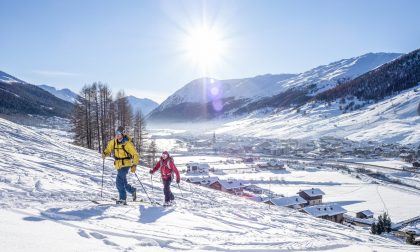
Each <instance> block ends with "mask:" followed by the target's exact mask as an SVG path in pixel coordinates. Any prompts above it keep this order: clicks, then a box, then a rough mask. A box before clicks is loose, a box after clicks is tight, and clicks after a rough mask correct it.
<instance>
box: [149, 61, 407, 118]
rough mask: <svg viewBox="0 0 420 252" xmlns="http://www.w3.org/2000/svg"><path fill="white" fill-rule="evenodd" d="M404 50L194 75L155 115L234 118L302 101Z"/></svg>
mask: <svg viewBox="0 0 420 252" xmlns="http://www.w3.org/2000/svg"><path fill="white" fill-rule="evenodd" d="M399 56H401V54H398V53H368V54H365V55H361V56H358V57H353V58H350V59H342V60H339V61H336V62H332V63H330V64H328V65H323V66H319V67H316V68H314V69H311V70H308V71H306V72H303V73H301V74H281V75H261V76H256V77H254V78H246V79H236V80H216V79H212V78H203V79H198V80H194V81H192V82H190V83H188V84H187V85H185V86H184V87H183V88H181V89H180V90H178V91H177V92H175V93H174V94H173V95H171V96H170V97H168V99H166V100H165V101H164V102H163V103H162V104H161V105H160V106H159V107H158V108H157V109H156V110H154V111H153V112H152V113H151V115H150V120H152V121H182V120H196V121H199V120H209V119H215V118H219V119H220V118H232V117H236V116H241V115H244V114H247V113H250V112H253V111H256V110H261V109H268V110H271V109H275V108H289V107H292V106H297V105H302V104H304V103H306V102H307V101H308V100H310V99H311V98H312V97H313V96H314V95H317V94H319V93H322V92H324V91H326V90H329V89H331V88H334V87H336V86H337V85H339V84H341V83H343V82H345V81H348V80H352V79H354V78H356V77H358V76H360V75H362V74H364V73H366V72H368V71H370V70H373V69H375V68H377V67H379V66H381V65H382V64H385V63H387V62H390V61H392V60H394V59H396V58H398V57H399Z"/></svg>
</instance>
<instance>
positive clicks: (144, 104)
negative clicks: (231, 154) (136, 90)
mask: <svg viewBox="0 0 420 252" xmlns="http://www.w3.org/2000/svg"><path fill="white" fill-rule="evenodd" d="M127 99H128V102H129V103H130V105H131V107H132V108H133V111H137V110H138V109H140V110H141V112H142V113H143V115H147V114H149V113H150V112H151V111H152V110H154V109H155V108H157V107H158V106H159V104H158V103H157V102H155V101H152V100H150V99H148V98H143V99H140V98H137V97H135V96H132V95H130V96H127Z"/></svg>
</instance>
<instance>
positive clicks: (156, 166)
mask: <svg viewBox="0 0 420 252" xmlns="http://www.w3.org/2000/svg"><path fill="white" fill-rule="evenodd" d="M159 168H160V162H157V163H156V165H155V168H153V169H152V170H150V173H151V174H153V173H155V172H156V171H157V170H159Z"/></svg>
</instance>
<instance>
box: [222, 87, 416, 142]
mask: <svg viewBox="0 0 420 252" xmlns="http://www.w3.org/2000/svg"><path fill="white" fill-rule="evenodd" d="M353 102H355V103H356V104H357V103H358V101H357V100H354V101H353ZM419 103H420V85H418V86H417V87H415V88H412V89H409V90H407V91H404V92H402V93H401V94H399V95H396V96H394V97H391V98H388V99H385V100H383V101H381V102H379V103H376V104H372V105H369V106H366V107H364V108H363V109H359V110H354V111H352V112H349V113H344V114H343V113H342V111H341V110H340V106H344V105H343V104H340V103H339V101H334V102H332V103H331V106H328V104H327V103H314V102H312V103H309V104H307V105H305V106H304V107H302V108H300V111H299V112H298V111H297V110H296V109H289V110H285V111H281V113H278V114H273V115H270V116H267V115H258V114H253V115H250V116H247V117H245V118H242V119H240V120H236V121H233V122H230V123H227V124H225V125H224V126H222V127H221V128H219V130H218V131H217V133H228V134H234V135H247V136H256V137H270V138H273V137H277V138H282V139H289V138H296V139H318V138H320V137H322V136H334V137H341V138H349V139H350V140H355V141H377V142H384V143H400V144H416V145H418V144H420V116H419V115H418V114H417V109H418V106H419Z"/></svg>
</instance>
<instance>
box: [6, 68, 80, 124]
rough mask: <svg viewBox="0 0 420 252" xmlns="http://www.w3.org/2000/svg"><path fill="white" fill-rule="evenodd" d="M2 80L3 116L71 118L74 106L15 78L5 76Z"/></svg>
mask: <svg viewBox="0 0 420 252" xmlns="http://www.w3.org/2000/svg"><path fill="white" fill-rule="evenodd" d="M2 76H6V78H7V79H8V81H4V78H3V79H2V80H0V113H1V114H9V115H10V114H19V115H26V114H35V115H44V116H59V117H69V115H70V114H71V112H72V109H73V104H71V103H69V102H66V101H63V100H61V99H59V98H57V97H55V96H54V95H52V94H50V93H49V92H47V91H45V90H43V89H41V88H39V87H37V86H35V85H31V84H28V83H26V82H23V81H21V80H19V79H17V78H15V77H13V76H10V75H5V74H4V73H3V74H2Z"/></svg>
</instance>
